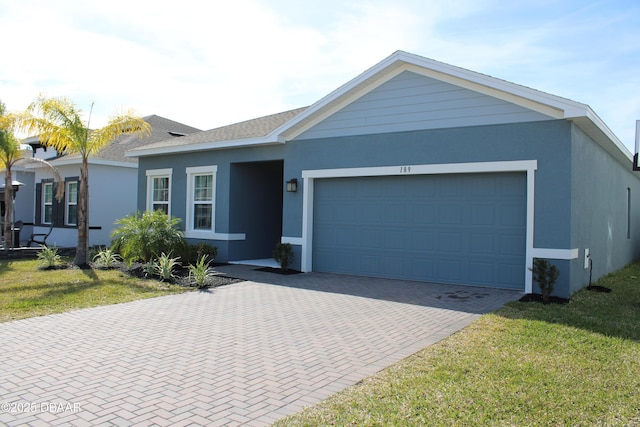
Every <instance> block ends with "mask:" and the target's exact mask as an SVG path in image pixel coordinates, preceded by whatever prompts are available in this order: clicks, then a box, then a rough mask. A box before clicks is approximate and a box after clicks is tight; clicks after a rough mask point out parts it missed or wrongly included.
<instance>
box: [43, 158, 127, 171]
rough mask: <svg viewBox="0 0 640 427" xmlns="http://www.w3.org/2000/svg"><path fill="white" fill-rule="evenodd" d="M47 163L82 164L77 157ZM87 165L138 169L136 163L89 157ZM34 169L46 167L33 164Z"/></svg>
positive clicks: (58, 164)
mask: <svg viewBox="0 0 640 427" xmlns="http://www.w3.org/2000/svg"><path fill="white" fill-rule="evenodd" d="M48 162H49V163H51V164H52V165H54V166H67V165H80V164H82V159H80V158H77V157H76V158H72V159H65V158H64V157H63V158H61V159H54V160H48ZM89 164H90V165H100V166H115V167H120V168H130V169H138V163H131V162H118V161H115V160H102V159H95V158H91V157H89ZM34 167H35V168H39V167H46V166H45V165H38V164H35V166H34Z"/></svg>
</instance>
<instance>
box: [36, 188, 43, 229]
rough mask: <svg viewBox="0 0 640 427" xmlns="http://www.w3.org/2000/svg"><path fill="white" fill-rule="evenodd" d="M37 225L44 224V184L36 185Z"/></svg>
mask: <svg viewBox="0 0 640 427" xmlns="http://www.w3.org/2000/svg"><path fill="white" fill-rule="evenodd" d="M35 220H36V224H42V184H36V218H35Z"/></svg>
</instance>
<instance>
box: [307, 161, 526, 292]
mask: <svg viewBox="0 0 640 427" xmlns="http://www.w3.org/2000/svg"><path fill="white" fill-rule="evenodd" d="M525 228H526V176H525V174H524V173H495V174H457V175H415V176H414V175H412V176H386V177H366V178H365V177H363V178H360V177H359V178H335V179H334V178H332V179H318V180H316V183H315V193H314V217H313V270H314V271H322V272H331V273H344V274H354V275H361V276H376V277H389V278H399V279H408V280H420V281H430V282H439V283H454V284H469V285H479V286H491V287H498V288H509V289H524V276H525Z"/></svg>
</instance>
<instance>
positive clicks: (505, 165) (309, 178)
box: [301, 160, 538, 293]
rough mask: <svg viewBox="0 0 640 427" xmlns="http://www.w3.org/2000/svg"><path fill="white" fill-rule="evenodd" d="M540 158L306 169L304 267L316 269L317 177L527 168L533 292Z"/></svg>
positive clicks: (528, 290)
mask: <svg viewBox="0 0 640 427" xmlns="http://www.w3.org/2000/svg"><path fill="white" fill-rule="evenodd" d="M537 169H538V161H537V160H517V161H507V162H475V163H447V164H435V165H402V166H380V167H370V168H345V169H315V170H304V171H302V178H303V202H302V239H301V240H302V241H301V243H302V248H301V251H302V253H301V255H302V260H301V269H302V271H304V272H310V271H312V270H313V261H312V260H313V253H312V251H313V249H312V248H313V246H312V243H313V191H314V184H315V180H316V179H322V178H348V177H367V176H401V175H437V174H460V173H495V172H525V173H526V174H527V219H526V221H527V223H526V250H525V271H524V272H523V274H524V278H525V282H524V283H525V292H526V293H531V292H532V277H531V271H530V270H529V268H531V266H532V265H533V254H534V248H533V224H534V202H535V200H534V199H535V196H534V195H535V171H536V170H537Z"/></svg>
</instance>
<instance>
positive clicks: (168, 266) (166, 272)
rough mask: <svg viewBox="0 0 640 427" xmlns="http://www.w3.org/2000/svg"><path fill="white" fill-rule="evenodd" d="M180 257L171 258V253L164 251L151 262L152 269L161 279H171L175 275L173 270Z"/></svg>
mask: <svg viewBox="0 0 640 427" xmlns="http://www.w3.org/2000/svg"><path fill="white" fill-rule="evenodd" d="M179 259H180V257H176V258H171V254H165V253H164V252H163V253H162V254H161V255H160V256H159V257H158V259H157V260H156V261H155V262H154V263H153V270H154V272H155V274H156V275H157V276H159V277H160V279H161V280H171V279H173V278H174V277H175V276H174V275H173V270H174V269H175V268H176V266H177V265H178V264H179V263H178V260H179Z"/></svg>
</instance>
